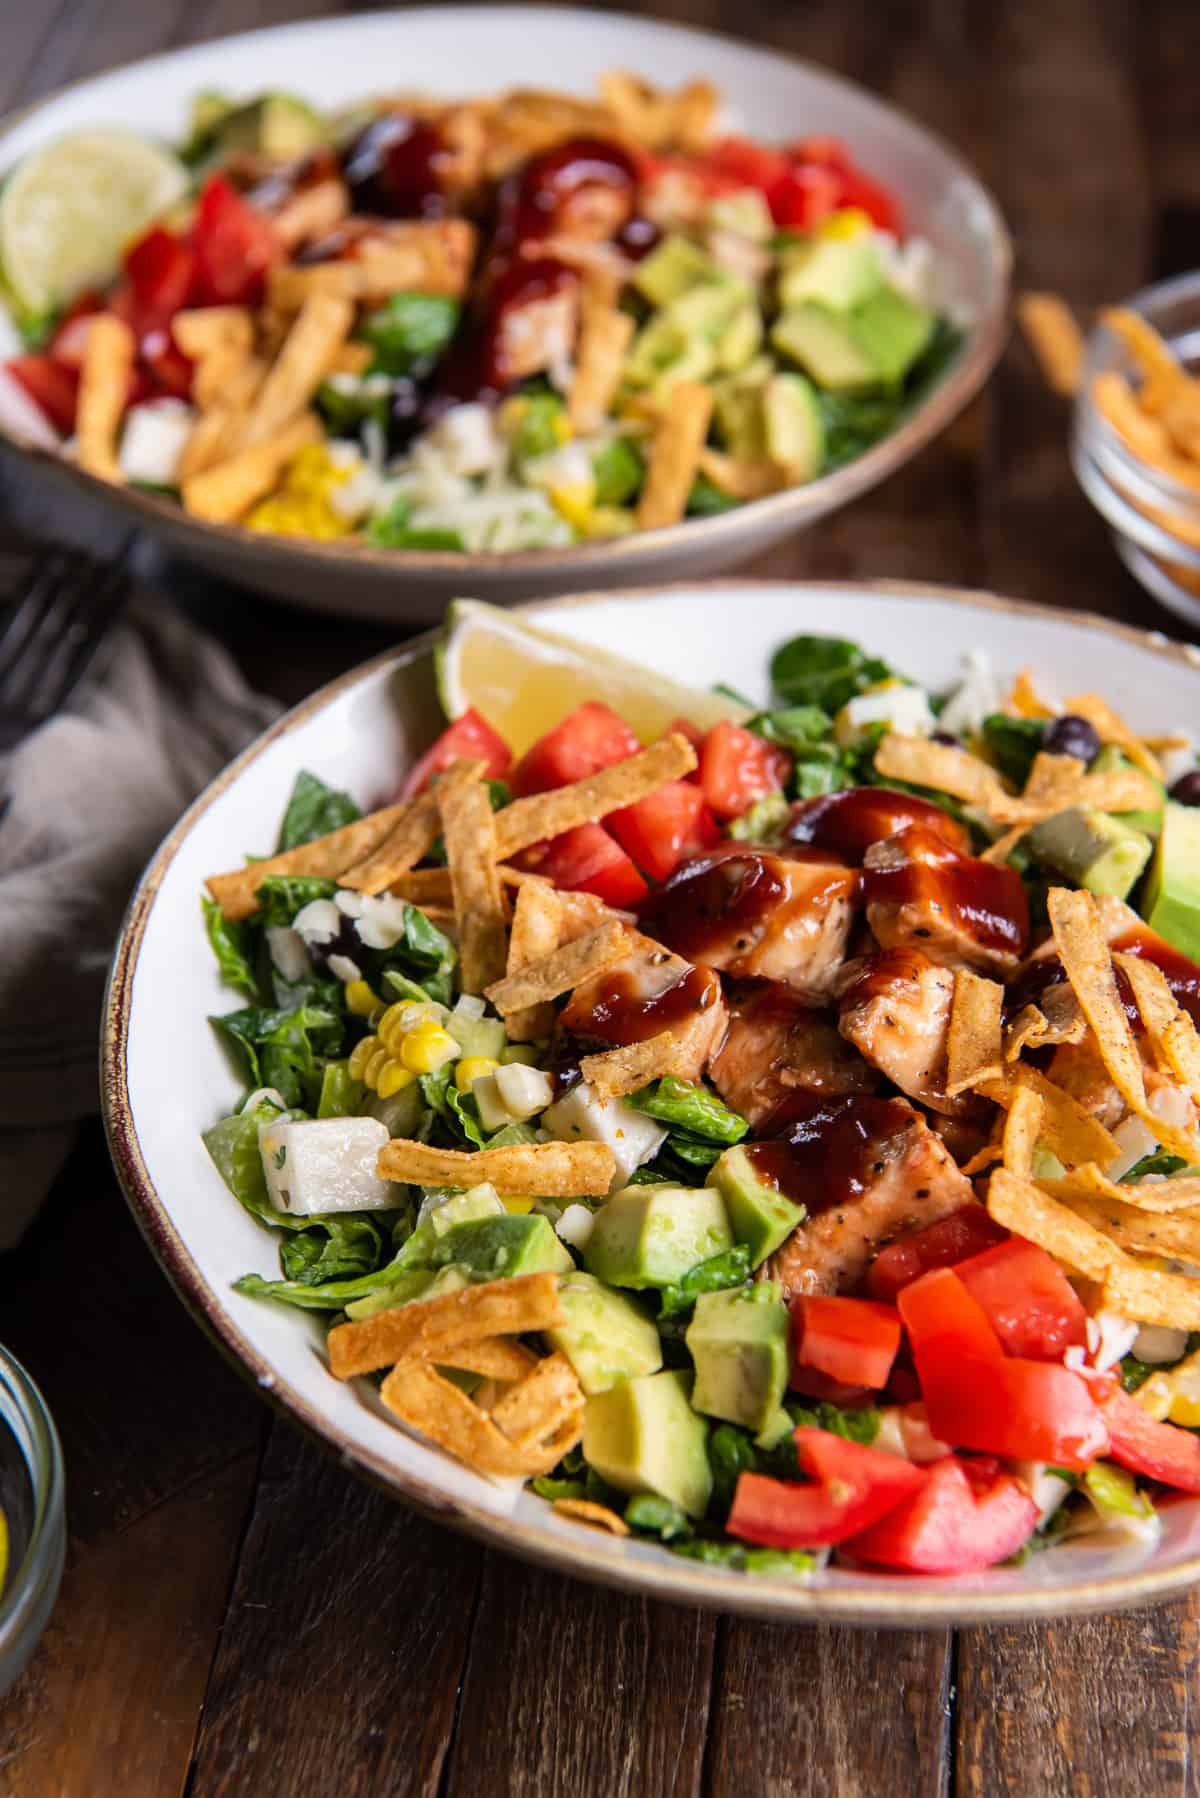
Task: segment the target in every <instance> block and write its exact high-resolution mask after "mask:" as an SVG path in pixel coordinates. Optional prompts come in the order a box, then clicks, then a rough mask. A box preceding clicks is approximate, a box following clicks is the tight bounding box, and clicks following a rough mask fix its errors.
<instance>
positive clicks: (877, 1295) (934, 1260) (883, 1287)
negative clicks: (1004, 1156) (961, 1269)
mask: <svg viewBox="0 0 1200 1798" xmlns="http://www.w3.org/2000/svg"><path fill="white" fill-rule="evenodd" d="M1007 1239H1008V1231H1007V1230H1006V1229H1005V1228H1004V1227H1003V1225H1002V1224H997V1223H995V1222H994V1221H993V1220H992V1218H990V1217H989V1216H988V1214H987V1212H986V1211H985V1210H984V1208H983V1206H982V1205H964V1206H963V1208H962V1210H961V1211H952V1212H951V1213H950V1215H949V1216H948V1217H942V1218H939V1219H938V1221H937V1223H936V1224H927V1225H926V1227H925V1228H924V1229H923V1230H911V1231H910V1232H909V1233H908V1235H907V1236H901V1237H899V1238H898V1240H897V1241H895V1242H890V1243H889V1244H888V1245H887V1247H886V1248H885V1249H881V1250H880V1251H879V1253H878V1255H876V1257H875V1259H874V1261H873V1262H872V1263H871V1265H870V1267H869V1268H868V1270H867V1291H868V1292H869V1293H870V1295H871V1297H872V1298H873V1299H881V1300H883V1302H884V1303H885V1304H886V1303H888V1302H889V1301H891V1300H893V1299H894V1298H895V1297H896V1294H897V1293H898V1292H901V1291H903V1289H904V1287H906V1286H911V1285H912V1282H913V1281H914V1280H919V1279H920V1277H921V1275H922V1274H927V1273H929V1272H930V1270H931V1269H932V1268H935V1267H953V1266H954V1265H955V1263H956V1262H959V1261H965V1260H966V1259H967V1258H968V1256H971V1255H977V1254H978V1253H979V1252H980V1250H981V1249H987V1248H991V1247H992V1245H993V1244H994V1243H997V1242H1005V1241H1007Z"/></svg>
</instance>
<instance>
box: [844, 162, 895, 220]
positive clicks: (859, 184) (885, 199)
mask: <svg viewBox="0 0 1200 1798" xmlns="http://www.w3.org/2000/svg"><path fill="white" fill-rule="evenodd" d="M838 204H839V206H857V207H858V209H859V211H860V212H865V213H866V215H867V217H868V218H869V219H870V221H871V223H872V224H873V225H874V226H875V227H876V229H877V230H879V231H890V232H891V233H892V236H893V237H903V235H904V214H903V213H902V212H901V210H900V202H899V200H897V198H896V196H895V194H893V193H892V192H891V190H890V188H886V187H883V186H881V185H880V183H879V182H878V181H872V180H871V178H870V176H869V175H863V174H860V173H859V171H858V170H857V169H855V168H848V169H846V170H845V171H844V172H843V174H842V197H841V199H840V201H839V202H838Z"/></svg>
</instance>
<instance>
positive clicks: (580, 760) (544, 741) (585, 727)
mask: <svg viewBox="0 0 1200 1798" xmlns="http://www.w3.org/2000/svg"><path fill="white" fill-rule="evenodd" d="M640 748H641V744H640V743H639V742H638V740H637V738H636V737H635V736H634V734H633V732H632V731H631V730H630V728H629V726H628V725H627V724H626V722H625V720H624V719H623V718H618V716H617V714H616V713H615V712H614V711H612V710H611V709H610V708H609V707H608V706H606V705H601V704H600V702H599V700H595V699H590V700H588V702H587V704H586V705H581V706H577V707H576V708H575V710H574V711H573V712H571V713H570V714H569V715H568V716H567V717H566V718H564V719H563V721H562V723H561V724H556V725H555V726H554V729H553V730H548V731H547V732H546V734H545V736H544V737H539V738H538V740H537V742H536V743H535V744H534V745H533V748H532V749H527V750H526V752H525V754H524V755H523V756H522V757H521V759H520V761H519V762H518V763H517V765H516V767H515V768H514V770H513V777H512V788H513V792H514V793H516V794H517V795H518V797H522V798H523V797H524V796H525V795H526V794H527V793H545V792H548V791H549V789H550V788H551V787H567V786H570V785H571V783H572V781H576V780H586V779H587V777H588V775H589V774H598V773H599V772H600V770H601V768H610V767H611V766H612V765H613V763H614V762H623V761H624V760H625V758H626V756H630V755H636V754H637V752H638V750H639V749H640Z"/></svg>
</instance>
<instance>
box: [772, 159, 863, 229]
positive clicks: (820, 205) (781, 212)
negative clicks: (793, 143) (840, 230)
mask: <svg viewBox="0 0 1200 1798" xmlns="http://www.w3.org/2000/svg"><path fill="white" fill-rule="evenodd" d="M844 191H845V176H844V175H843V174H842V173H841V172H840V170H837V169H827V168H821V167H820V166H819V165H817V164H815V163H814V164H812V165H809V166H802V167H799V168H789V169H785V170H784V172H783V174H782V175H781V176H780V177H779V180H778V181H776V182H775V184H774V186H773V187H772V188H771V189H770V191H769V193H768V194H767V204H768V206H769V207H770V208H771V217H772V218H773V219H774V220H775V223H776V224H777V225H778V226H779V228H780V230H781V231H811V230H812V229H813V228H814V226H816V225H819V224H820V222H821V220H822V219H826V218H828V217H829V215H830V213H831V212H836V211H837V210H838V208H839V207H841V206H842V205H844V204H845V201H844V200H843V198H842V195H843V193H844Z"/></svg>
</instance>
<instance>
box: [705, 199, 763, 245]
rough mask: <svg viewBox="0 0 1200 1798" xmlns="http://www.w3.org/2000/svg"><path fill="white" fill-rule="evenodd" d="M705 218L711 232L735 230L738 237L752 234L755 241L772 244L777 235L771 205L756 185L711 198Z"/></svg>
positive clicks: (751, 239) (750, 237) (752, 240)
mask: <svg viewBox="0 0 1200 1798" xmlns="http://www.w3.org/2000/svg"><path fill="white" fill-rule="evenodd" d="M704 217H705V223H706V224H707V225H708V227H709V230H710V231H732V232H733V233H734V235H735V236H737V237H748V238H749V239H750V241H751V243H768V242H769V241H770V239H771V238H772V237H774V235H775V221H774V219H773V218H772V217H771V208H770V207H769V206H768V205H767V202H766V200H765V198H764V197H763V195H762V194H761V193H759V191H758V189H757V188H756V187H744V188H742V189H741V190H740V192H738V193H732V194H723V195H722V196H721V198H720V199H717V200H710V201H709V203H708V210H707V212H706V213H705V215H704Z"/></svg>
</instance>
